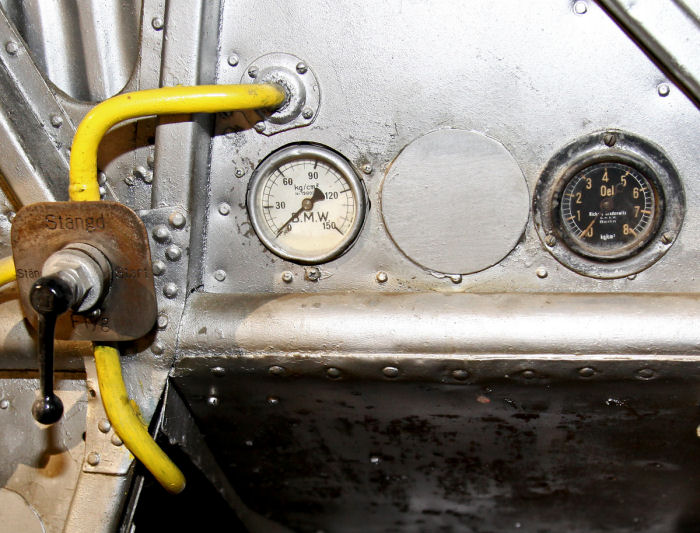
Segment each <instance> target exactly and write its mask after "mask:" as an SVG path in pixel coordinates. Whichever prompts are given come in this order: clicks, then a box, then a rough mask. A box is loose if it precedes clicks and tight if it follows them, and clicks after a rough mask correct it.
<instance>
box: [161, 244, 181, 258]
mask: <svg viewBox="0 0 700 533" xmlns="http://www.w3.org/2000/svg"><path fill="white" fill-rule="evenodd" d="M165 257H167V258H168V259H169V260H170V261H179V260H180V258H181V257H182V250H181V249H180V247H179V246H176V245H174V244H171V245H170V246H168V247H167V248H166V249H165Z"/></svg>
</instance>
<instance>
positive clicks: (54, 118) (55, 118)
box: [51, 115, 63, 128]
mask: <svg viewBox="0 0 700 533" xmlns="http://www.w3.org/2000/svg"><path fill="white" fill-rule="evenodd" d="M51 125H52V126H53V127H54V128H60V127H61V126H62V125H63V117H61V116H60V115H51Z"/></svg>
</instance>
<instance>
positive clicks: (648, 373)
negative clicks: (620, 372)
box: [637, 368, 654, 379]
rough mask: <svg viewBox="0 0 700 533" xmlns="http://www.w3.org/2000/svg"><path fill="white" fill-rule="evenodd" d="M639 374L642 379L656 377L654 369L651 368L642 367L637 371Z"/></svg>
mask: <svg viewBox="0 0 700 533" xmlns="http://www.w3.org/2000/svg"><path fill="white" fill-rule="evenodd" d="M637 376H638V377H639V378H640V379H652V378H653V377H654V371H653V370H652V369H651V368H642V369H640V370H638V371H637Z"/></svg>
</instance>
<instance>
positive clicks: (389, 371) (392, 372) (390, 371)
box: [382, 366, 399, 378]
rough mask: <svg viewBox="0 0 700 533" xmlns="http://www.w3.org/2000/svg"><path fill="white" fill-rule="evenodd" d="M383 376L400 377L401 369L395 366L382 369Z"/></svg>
mask: <svg viewBox="0 0 700 533" xmlns="http://www.w3.org/2000/svg"><path fill="white" fill-rule="evenodd" d="M382 374H384V375H385V376H386V377H388V378H395V377H396V376H398V375H399V369H398V368H396V367H395V366H385V367H384V368H382Z"/></svg>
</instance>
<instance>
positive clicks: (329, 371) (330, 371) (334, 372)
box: [326, 366, 342, 379]
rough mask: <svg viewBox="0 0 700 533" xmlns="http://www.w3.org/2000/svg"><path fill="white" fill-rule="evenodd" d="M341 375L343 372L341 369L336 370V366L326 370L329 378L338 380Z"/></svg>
mask: <svg viewBox="0 0 700 533" xmlns="http://www.w3.org/2000/svg"><path fill="white" fill-rule="evenodd" d="M341 374H342V372H341V371H340V369H339V368H335V367H334V366H332V367H330V368H328V369H327V370H326V375H327V376H328V377H329V378H333V379H337V378H339V377H340V375H341Z"/></svg>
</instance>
